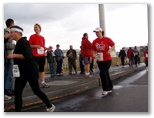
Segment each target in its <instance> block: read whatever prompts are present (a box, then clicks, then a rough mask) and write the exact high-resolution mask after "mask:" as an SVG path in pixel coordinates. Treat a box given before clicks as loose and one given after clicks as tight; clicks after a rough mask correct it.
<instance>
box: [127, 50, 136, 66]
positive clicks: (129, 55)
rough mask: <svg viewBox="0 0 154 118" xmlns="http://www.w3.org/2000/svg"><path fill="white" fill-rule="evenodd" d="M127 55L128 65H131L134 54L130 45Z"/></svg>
mask: <svg viewBox="0 0 154 118" xmlns="http://www.w3.org/2000/svg"><path fill="white" fill-rule="evenodd" d="M127 57H128V59H129V66H130V67H133V64H134V54H133V50H132V48H131V47H130V48H129V49H128V51H127Z"/></svg>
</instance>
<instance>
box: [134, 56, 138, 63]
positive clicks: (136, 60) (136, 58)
mask: <svg viewBox="0 0 154 118" xmlns="http://www.w3.org/2000/svg"><path fill="white" fill-rule="evenodd" d="M134 59H135V65H137V63H138V56H135V58H134Z"/></svg>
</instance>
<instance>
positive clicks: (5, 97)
mask: <svg viewBox="0 0 154 118" xmlns="http://www.w3.org/2000/svg"><path fill="white" fill-rule="evenodd" d="M11 99H12V97H10V96H8V95H5V96H4V100H5V101H7V100H11Z"/></svg>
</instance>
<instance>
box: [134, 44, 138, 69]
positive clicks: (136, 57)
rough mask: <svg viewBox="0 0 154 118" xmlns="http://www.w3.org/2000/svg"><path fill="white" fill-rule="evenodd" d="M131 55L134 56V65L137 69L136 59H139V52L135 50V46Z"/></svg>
mask: <svg viewBox="0 0 154 118" xmlns="http://www.w3.org/2000/svg"><path fill="white" fill-rule="evenodd" d="M133 54H134V60H135V65H136V67H137V63H138V58H139V51H138V50H137V47H136V46H135V47H134V51H133Z"/></svg>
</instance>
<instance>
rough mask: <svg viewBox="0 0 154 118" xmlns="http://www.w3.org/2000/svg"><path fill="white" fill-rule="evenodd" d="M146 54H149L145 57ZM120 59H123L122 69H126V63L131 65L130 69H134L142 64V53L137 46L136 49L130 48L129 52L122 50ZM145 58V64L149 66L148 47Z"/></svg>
mask: <svg viewBox="0 0 154 118" xmlns="http://www.w3.org/2000/svg"><path fill="white" fill-rule="evenodd" d="M145 53H147V54H146V55H145ZM119 58H120V59H121V65H122V68H124V66H125V64H126V63H127V64H129V66H130V67H134V65H135V66H136V67H137V66H138V64H139V63H140V52H139V50H138V49H137V46H135V47H134V49H133V48H132V47H129V49H128V50H127V51H126V50H125V48H122V49H121V50H120V52H119ZM144 58H145V64H146V65H147V62H146V60H147V58H148V47H146V48H145V51H144ZM125 62H126V63H125ZM147 66H148V65H147Z"/></svg>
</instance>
